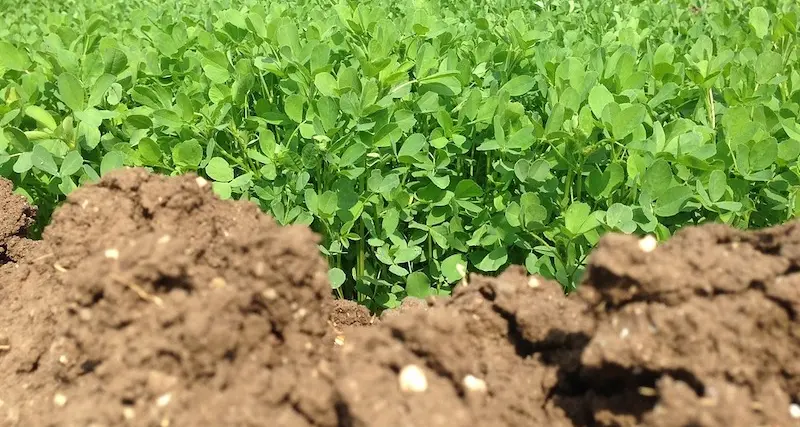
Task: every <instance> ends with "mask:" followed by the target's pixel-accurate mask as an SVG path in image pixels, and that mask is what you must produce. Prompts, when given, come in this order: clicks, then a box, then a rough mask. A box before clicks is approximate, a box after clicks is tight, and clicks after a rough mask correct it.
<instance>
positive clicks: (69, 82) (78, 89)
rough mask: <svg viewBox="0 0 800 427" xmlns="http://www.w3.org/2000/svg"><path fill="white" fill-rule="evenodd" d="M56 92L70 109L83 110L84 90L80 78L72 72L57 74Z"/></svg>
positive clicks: (84, 102) (84, 105)
mask: <svg viewBox="0 0 800 427" xmlns="http://www.w3.org/2000/svg"><path fill="white" fill-rule="evenodd" d="M58 94H59V97H60V98H61V101H63V102H64V104H65V105H66V106H67V107H69V109H71V110H72V111H83V110H84V109H85V108H86V99H85V98H86V92H84V90H83V86H82V85H81V82H80V80H78V78H77V77H75V76H73V75H72V74H69V73H63V74H61V75H60V76H58Z"/></svg>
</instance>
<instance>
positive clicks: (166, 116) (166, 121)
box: [153, 110, 183, 129]
mask: <svg viewBox="0 0 800 427" xmlns="http://www.w3.org/2000/svg"><path fill="white" fill-rule="evenodd" d="M153 119H154V120H153V124H154V125H156V126H165V127H167V128H171V129H178V128H180V127H181V126H183V120H181V117H180V116H179V115H178V113H176V112H174V111H172V110H156V111H154V112H153Z"/></svg>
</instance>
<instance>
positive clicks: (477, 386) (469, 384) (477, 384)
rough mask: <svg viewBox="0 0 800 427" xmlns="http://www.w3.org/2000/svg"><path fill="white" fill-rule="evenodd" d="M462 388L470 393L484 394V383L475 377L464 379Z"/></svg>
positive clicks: (468, 376) (470, 376)
mask: <svg viewBox="0 0 800 427" xmlns="http://www.w3.org/2000/svg"><path fill="white" fill-rule="evenodd" d="M464 387H466V388H467V390H470V391H478V392H481V393H483V392H485V391H486V388H487V387H486V381H484V380H482V379H480V378H478V377H475V376H473V375H467V376H466V377H464Z"/></svg>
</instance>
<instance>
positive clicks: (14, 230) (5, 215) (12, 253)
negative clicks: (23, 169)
mask: <svg viewBox="0 0 800 427" xmlns="http://www.w3.org/2000/svg"><path fill="white" fill-rule="evenodd" d="M13 189H14V188H13V185H12V184H11V181H8V180H6V179H4V178H0V266H2V265H3V264H7V263H11V262H16V261H19V260H21V259H22V258H23V257H25V255H26V254H27V252H28V251H29V249H30V247H31V246H32V243H31V241H30V240H28V239H27V238H26V237H27V232H28V227H30V226H31V225H33V223H34V222H35V221H36V209H35V208H33V207H32V206H31V205H29V204H28V202H27V200H25V198H24V197H22V196H19V195H16V194H14V193H13Z"/></svg>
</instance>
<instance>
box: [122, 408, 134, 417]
mask: <svg viewBox="0 0 800 427" xmlns="http://www.w3.org/2000/svg"><path fill="white" fill-rule="evenodd" d="M122 416H123V417H125V419H126V420H132V419H134V418H135V417H136V411H134V410H133V408H131V407H126V408H125V409H123V410H122Z"/></svg>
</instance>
